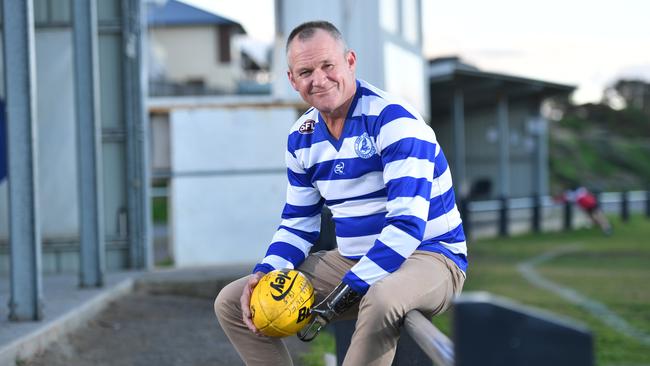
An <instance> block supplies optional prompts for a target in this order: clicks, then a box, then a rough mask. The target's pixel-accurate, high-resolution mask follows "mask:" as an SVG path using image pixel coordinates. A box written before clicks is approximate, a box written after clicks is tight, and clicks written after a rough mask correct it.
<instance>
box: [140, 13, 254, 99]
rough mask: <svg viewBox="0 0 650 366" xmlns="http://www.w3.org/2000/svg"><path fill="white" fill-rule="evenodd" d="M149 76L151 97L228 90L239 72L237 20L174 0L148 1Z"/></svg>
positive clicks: (235, 87) (233, 88)
mask: <svg viewBox="0 0 650 366" xmlns="http://www.w3.org/2000/svg"><path fill="white" fill-rule="evenodd" d="M147 23H148V26H149V46H150V55H149V57H150V60H149V78H150V81H151V86H150V92H151V93H152V94H153V95H186V94H234V93H236V92H237V91H238V81H239V79H240V78H241V76H242V75H241V74H242V70H241V65H240V60H239V54H238V53H237V52H235V50H234V49H233V46H234V44H233V43H234V38H235V37H236V36H237V35H242V34H245V31H244V29H243V28H242V26H241V24H239V23H237V22H235V21H232V20H230V19H227V18H224V17H222V16H219V15H216V14H213V13H210V12H207V11H203V10H201V9H199V8H196V7H193V6H191V5H188V4H185V3H183V2H180V1H176V0H169V1H166V2H165V3H163V4H162V5H158V4H156V3H152V4H151V5H150V6H149V11H148V15H147Z"/></svg>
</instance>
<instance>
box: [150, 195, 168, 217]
mask: <svg viewBox="0 0 650 366" xmlns="http://www.w3.org/2000/svg"><path fill="white" fill-rule="evenodd" d="M151 215H152V218H153V222H155V223H163V224H166V223H167V197H155V198H153V199H152V201H151Z"/></svg>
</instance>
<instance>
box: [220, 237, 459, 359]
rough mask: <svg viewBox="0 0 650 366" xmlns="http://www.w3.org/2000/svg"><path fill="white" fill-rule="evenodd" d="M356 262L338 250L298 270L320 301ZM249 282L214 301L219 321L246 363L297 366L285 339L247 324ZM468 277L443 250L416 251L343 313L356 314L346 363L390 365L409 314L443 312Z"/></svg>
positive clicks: (309, 260)
mask: <svg viewBox="0 0 650 366" xmlns="http://www.w3.org/2000/svg"><path fill="white" fill-rule="evenodd" d="M355 263H356V262H355V261H352V260H349V259H347V258H345V257H343V256H341V255H340V254H339V253H338V251H337V250H336V249H335V250H332V251H327V252H326V251H322V252H318V253H315V254H312V255H310V256H309V257H307V259H306V260H305V262H304V263H303V264H302V265H301V266H300V267H299V268H298V269H299V270H300V271H302V272H303V273H304V274H305V275H306V276H307V277H308V278H309V279H310V280H311V281H312V284H313V285H314V289H315V291H316V303H318V302H319V301H320V300H322V299H323V298H324V297H325V296H327V294H329V293H330V292H331V291H332V290H333V289H334V287H335V286H336V285H337V284H338V283H339V282H340V281H341V278H343V275H345V273H346V272H347V271H348V270H349V269H350V267H352V266H353V265H354V264H355ZM247 280H248V277H244V278H241V279H239V280H236V281H234V282H232V283H230V284H229V285H228V286H226V287H224V288H223V289H222V290H221V292H219V295H218V296H217V299H216V300H215V303H214V309H215V312H216V314H217V318H218V319H219V323H220V324H221V326H222V328H223V330H224V331H225V333H226V335H227V336H228V338H229V339H230V341H231V342H232V344H233V345H234V346H235V349H236V350H237V352H238V353H239V355H240V357H241V358H242V359H243V360H244V362H245V363H246V364H247V365H272V366H280V365H293V363H292V361H291V357H290V356H289V352H288V351H287V348H286V346H285V345H284V343H283V342H282V339H280V338H269V337H263V336H257V335H255V334H253V333H252V332H251V331H250V330H248V328H247V327H246V325H245V324H244V322H243V320H242V313H241V307H240V303H239V299H240V297H241V294H242V291H243V288H244V285H245V284H246V281H247ZM464 281H465V275H464V274H463V272H462V271H461V270H460V269H459V268H458V267H457V266H456V265H455V264H454V262H452V261H451V260H449V259H448V258H446V257H445V256H443V255H442V254H439V253H432V252H427V251H419V250H418V251H416V252H415V253H413V255H411V257H409V258H408V259H407V260H406V261H405V262H404V263H403V264H402V266H401V267H400V268H399V269H398V270H397V271H395V272H394V273H392V274H390V275H388V276H387V277H385V278H383V279H382V280H381V281H378V282H376V283H375V284H373V285H372V286H370V289H369V290H368V292H367V293H366V295H365V296H364V297H363V298H362V299H361V302H360V303H359V306H358V309H356V308H355V309H350V311H348V312H346V314H343V315H344V318H348V317H350V315H351V316H352V317H354V315H356V316H357V323H356V329H355V331H354V334H353V335H352V340H351V344H350V347H349V349H348V353H347V354H346V356H345V360H344V362H343V365H348V366H366V365H390V364H391V363H392V360H393V357H394V355H395V349H396V347H397V341H398V339H399V333H400V326H401V325H402V323H403V318H404V316H406V313H408V312H409V311H411V310H414V309H417V310H419V311H421V312H422V313H423V314H424V315H425V316H433V315H435V314H438V313H441V312H443V311H444V310H446V309H447V308H448V307H449V305H450V304H451V301H452V300H453V298H454V297H455V296H456V295H458V294H459V293H460V291H461V289H462V287H463V283H464ZM355 313H356V314H355Z"/></svg>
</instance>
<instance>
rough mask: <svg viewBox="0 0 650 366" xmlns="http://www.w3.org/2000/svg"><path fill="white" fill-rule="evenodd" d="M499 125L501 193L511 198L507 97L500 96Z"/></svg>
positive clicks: (502, 195) (498, 105)
mask: <svg viewBox="0 0 650 366" xmlns="http://www.w3.org/2000/svg"><path fill="white" fill-rule="evenodd" d="M497 123H498V126H499V179H500V187H499V193H500V196H501V197H510V137H509V136H510V133H509V129H510V126H509V124H510V121H509V117H508V97H507V96H506V95H499V99H498V102H497Z"/></svg>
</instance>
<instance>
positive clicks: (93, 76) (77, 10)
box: [72, 0, 105, 287]
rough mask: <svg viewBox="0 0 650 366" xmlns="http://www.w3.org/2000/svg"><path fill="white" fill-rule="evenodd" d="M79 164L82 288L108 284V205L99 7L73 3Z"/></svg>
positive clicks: (90, 0) (87, 0)
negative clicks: (104, 177)
mask: <svg viewBox="0 0 650 366" xmlns="http://www.w3.org/2000/svg"><path fill="white" fill-rule="evenodd" d="M72 5H73V24H74V28H73V34H72V35H73V40H74V64H75V67H74V69H75V104H76V105H75V107H76V113H77V114H76V117H77V144H78V148H79V151H78V154H77V163H78V167H79V171H78V175H79V224H80V235H79V237H80V239H79V254H80V259H79V260H80V271H79V285H80V286H81V287H99V286H102V285H103V284H104V267H105V263H104V255H105V254H104V247H105V245H104V243H105V240H104V208H103V206H104V202H103V199H102V198H103V195H104V190H103V185H102V142H101V121H100V115H99V76H98V70H99V68H98V62H97V60H98V58H97V4H96V1H95V0H75V1H74V2H73V4H72Z"/></svg>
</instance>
